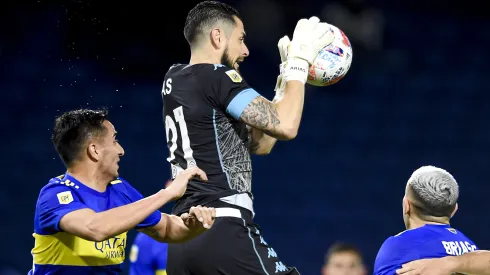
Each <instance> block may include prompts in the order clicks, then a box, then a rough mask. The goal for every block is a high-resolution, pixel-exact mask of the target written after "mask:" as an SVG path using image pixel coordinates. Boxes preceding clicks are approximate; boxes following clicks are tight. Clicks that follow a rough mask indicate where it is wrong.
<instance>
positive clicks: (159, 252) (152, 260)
mask: <svg viewBox="0 0 490 275" xmlns="http://www.w3.org/2000/svg"><path fill="white" fill-rule="evenodd" d="M167 249H168V244H166V243H160V242H157V241H155V240H154V239H152V238H150V237H148V236H147V235H145V234H143V233H138V235H136V238H135V240H134V243H133V245H132V246H131V252H130V253H129V261H130V262H131V265H130V268H129V275H167V271H166V269H167Z"/></svg>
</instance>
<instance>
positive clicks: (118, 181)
mask: <svg viewBox="0 0 490 275" xmlns="http://www.w3.org/2000/svg"><path fill="white" fill-rule="evenodd" d="M121 182H122V180H113V181H111V184H118V183H121Z"/></svg>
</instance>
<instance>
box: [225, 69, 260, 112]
mask: <svg viewBox="0 0 490 275" xmlns="http://www.w3.org/2000/svg"><path fill="white" fill-rule="evenodd" d="M217 70H218V74H219V77H220V81H219V86H218V91H217V97H218V104H219V105H220V108H221V109H222V110H223V111H226V112H227V113H228V114H229V115H231V116H232V117H233V118H235V119H239V118H240V116H241V114H242V112H243V110H245V108H246V107H247V106H248V104H249V103H250V102H251V101H252V100H254V99H255V98H256V97H257V96H259V93H257V92H256V91H255V90H254V89H253V88H251V87H250V86H249V85H248V84H247V82H246V81H245V80H244V79H243V78H242V77H241V75H240V74H239V73H238V72H237V71H235V70H233V69H230V68H227V67H220V68H218V69H217Z"/></svg>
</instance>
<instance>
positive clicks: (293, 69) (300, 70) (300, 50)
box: [279, 16, 335, 84]
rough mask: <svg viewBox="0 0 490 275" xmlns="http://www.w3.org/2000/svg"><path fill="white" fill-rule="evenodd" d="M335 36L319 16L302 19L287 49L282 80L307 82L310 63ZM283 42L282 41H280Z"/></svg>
mask: <svg viewBox="0 0 490 275" xmlns="http://www.w3.org/2000/svg"><path fill="white" fill-rule="evenodd" d="M334 38H335V36H334V34H333V31H332V30H331V28H330V25H329V24H327V23H323V22H320V19H318V17H315V16H313V17H311V18H310V19H304V18H303V19H300V20H299V21H298V23H297V24H296V28H295V29H294V33H293V40H292V41H291V43H289V46H288V47H287V50H286V53H287V54H286V58H287V61H286V62H285V68H284V73H283V76H282V78H283V79H282V81H284V82H288V81H290V80H297V81H300V82H301V83H303V84H305V83H306V80H307V78H308V70H309V68H310V65H311V64H313V61H314V60H315V58H316V57H317V55H318V53H319V52H320V51H321V50H322V49H323V48H324V47H325V46H327V45H329V44H330V43H332V42H333V40H334ZM279 42H281V41H279Z"/></svg>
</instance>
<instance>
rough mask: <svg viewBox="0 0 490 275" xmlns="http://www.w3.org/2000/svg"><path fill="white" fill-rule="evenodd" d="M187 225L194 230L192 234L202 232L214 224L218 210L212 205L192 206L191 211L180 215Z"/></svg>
mask: <svg viewBox="0 0 490 275" xmlns="http://www.w3.org/2000/svg"><path fill="white" fill-rule="evenodd" d="M180 218H181V219H182V221H184V224H185V226H187V228H189V230H190V231H191V232H192V233H191V234H192V235H194V234H200V233H202V232H204V231H206V230H208V229H209V228H211V226H213V224H214V220H215V218H216V210H215V209H214V208H210V207H202V206H200V205H199V206H197V207H191V209H190V210H189V213H184V214H182V215H181V216H180Z"/></svg>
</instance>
